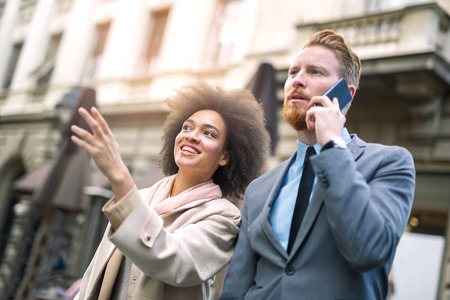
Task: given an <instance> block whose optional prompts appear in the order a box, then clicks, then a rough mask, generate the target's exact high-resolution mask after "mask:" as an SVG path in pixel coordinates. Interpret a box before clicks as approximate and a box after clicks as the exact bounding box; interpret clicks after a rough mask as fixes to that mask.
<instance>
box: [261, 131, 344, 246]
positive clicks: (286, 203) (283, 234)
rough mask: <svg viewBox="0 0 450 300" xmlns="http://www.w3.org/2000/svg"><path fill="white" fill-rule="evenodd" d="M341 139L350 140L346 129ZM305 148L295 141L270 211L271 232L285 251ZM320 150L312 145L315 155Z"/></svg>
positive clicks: (316, 145) (304, 145) (305, 146)
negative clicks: (295, 143) (292, 154)
mask: <svg viewBox="0 0 450 300" xmlns="http://www.w3.org/2000/svg"><path fill="white" fill-rule="evenodd" d="M342 138H343V139H344V141H345V143H347V144H348V143H349V142H350V140H351V137H350V135H349V133H348V131H347V129H346V128H344V129H343V130H342ZM307 148H308V145H306V144H303V143H301V142H299V141H298V140H297V153H296V154H297V155H296V157H295V159H294V160H292V163H291V165H290V166H289V169H288V171H287V172H286V175H285V176H284V178H283V180H282V182H281V187H280V191H279V192H278V196H277V197H276V199H275V200H274V202H273V204H272V209H271V210H270V222H271V224H272V228H273V231H274V232H275V235H276V236H277V238H278V240H279V241H280V243H281V245H282V246H283V248H284V249H285V250H286V249H287V246H288V242H289V232H290V229H291V223H292V216H293V214H294V207H295V202H296V201H297V193H298V186H299V185H300V179H301V178H302V174H303V161H304V160H305V154H306V149H307ZM321 149H322V147H321V146H320V145H319V144H317V143H316V144H315V145H314V150H316V153H320V151H321ZM316 180H317V179H316V178H314V183H313V186H312V188H313V189H314V185H315V183H316ZM311 195H312V193H311ZM310 199H311V197H310Z"/></svg>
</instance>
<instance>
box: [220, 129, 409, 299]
mask: <svg viewBox="0 0 450 300" xmlns="http://www.w3.org/2000/svg"><path fill="white" fill-rule="evenodd" d="M293 157H294V156H293ZM293 157H291V158H290V159H289V160H287V161H285V162H283V163H282V164H281V165H279V166H277V167H276V168H274V169H273V170H271V171H269V172H268V173H266V174H264V175H263V176H261V177H259V178H257V179H255V180H254V181H253V182H252V183H251V184H250V185H249V186H248V188H247V191H246V194H245V197H244V202H243V206H242V209H241V213H242V223H241V229H240V232H239V238H238V242H237V245H236V250H235V253H234V255H233V258H232V260H231V264H230V266H229V269H228V272H227V276H226V279H225V284H224V289H223V293H222V295H221V298H220V299H222V300H225V299H255V300H262V299H263V300H271V299H273V300H280V299H305V300H316V299H317V300H328V299H361V300H371V299H385V298H386V296H387V292H388V275H389V271H390V268H391V265H392V261H393V259H394V256H395V251H396V248H397V244H398V242H399V240H400V237H401V235H402V233H403V230H404V228H405V226H406V223H407V221H408V218H409V214H410V211H411V206H412V202H413V196H414V186H415V170H414V163H413V159H412V157H411V155H410V153H409V152H408V151H407V150H406V149H404V148H401V147H396V146H383V145H379V144H367V143H365V142H364V141H362V140H361V139H359V138H358V137H357V136H356V135H353V136H352V141H351V142H350V143H349V145H348V149H347V150H341V149H329V150H326V151H324V152H322V153H320V154H318V155H316V156H314V157H312V158H311V163H312V166H313V169H314V171H315V174H316V176H317V183H316V185H315V187H314V190H313V193H312V195H311V202H310V205H309V206H308V209H307V211H306V214H305V217H304V220H303V223H302V225H301V227H300V230H299V232H298V235H297V237H296V241H295V244H294V246H293V249H292V251H291V254H290V255H288V254H287V253H286V251H285V250H284V248H283V247H282V246H281V244H280V243H279V241H278V239H277V238H276V236H275V233H274V232H273V230H272V226H271V224H270V217H269V216H270V209H271V206H272V203H273V200H274V199H275V198H276V196H277V194H278V191H279V189H280V184H281V181H282V178H283V176H284V175H285V173H286V171H287V169H288V167H289V164H290V162H291V160H292V159H293Z"/></svg>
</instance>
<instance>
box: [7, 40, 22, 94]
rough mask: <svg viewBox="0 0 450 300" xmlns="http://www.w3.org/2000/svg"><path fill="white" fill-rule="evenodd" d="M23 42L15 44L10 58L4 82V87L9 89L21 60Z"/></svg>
mask: <svg viewBox="0 0 450 300" xmlns="http://www.w3.org/2000/svg"><path fill="white" fill-rule="evenodd" d="M22 46H23V42H21V43H17V44H15V45H14V46H13V49H12V53H11V56H10V59H9V63H8V68H7V69H6V75H5V78H4V80H3V83H2V88H3V89H5V90H6V89H9V88H10V86H11V83H12V80H13V77H14V73H15V71H16V67H17V62H18V61H19V56H20V52H21V51H22Z"/></svg>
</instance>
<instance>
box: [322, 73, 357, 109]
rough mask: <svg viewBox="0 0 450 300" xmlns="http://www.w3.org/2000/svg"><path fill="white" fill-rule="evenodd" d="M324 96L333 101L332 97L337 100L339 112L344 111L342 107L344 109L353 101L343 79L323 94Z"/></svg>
mask: <svg viewBox="0 0 450 300" xmlns="http://www.w3.org/2000/svg"><path fill="white" fill-rule="evenodd" d="M325 96H328V98H330V99H333V98H334V97H336V98H338V101H339V108H340V110H342V109H344V107H346V106H347V104H349V103H350V101H352V100H353V97H352V94H351V93H350V90H349V89H348V85H347V80H345V78H342V79H341V80H339V81H338V82H337V83H336V84H335V85H333V86H332V87H331V89H329V90H328V92H326V93H325Z"/></svg>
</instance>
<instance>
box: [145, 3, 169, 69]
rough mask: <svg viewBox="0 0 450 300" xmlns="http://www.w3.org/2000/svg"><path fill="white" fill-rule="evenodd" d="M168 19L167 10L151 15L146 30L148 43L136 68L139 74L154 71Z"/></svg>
mask: <svg viewBox="0 0 450 300" xmlns="http://www.w3.org/2000/svg"><path fill="white" fill-rule="evenodd" d="M168 17H169V10H168V9H164V10H158V11H154V12H152V13H151V15H150V19H149V22H148V29H147V41H148V42H147V44H146V46H145V53H144V55H143V59H142V60H141V62H140V63H139V67H138V71H139V72H140V73H144V74H145V73H147V72H149V71H152V70H155V68H156V67H157V63H158V58H159V53H160V50H161V45H162V41H163V37H164V31H165V29H166V23H167V19H168Z"/></svg>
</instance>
